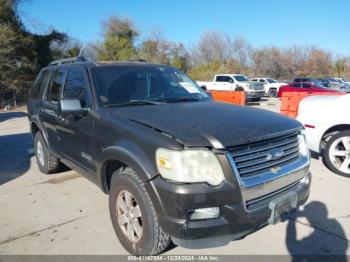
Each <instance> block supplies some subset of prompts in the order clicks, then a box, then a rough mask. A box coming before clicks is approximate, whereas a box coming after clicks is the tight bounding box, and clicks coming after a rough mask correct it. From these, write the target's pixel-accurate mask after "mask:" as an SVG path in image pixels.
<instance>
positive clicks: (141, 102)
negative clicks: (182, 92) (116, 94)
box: [106, 99, 163, 107]
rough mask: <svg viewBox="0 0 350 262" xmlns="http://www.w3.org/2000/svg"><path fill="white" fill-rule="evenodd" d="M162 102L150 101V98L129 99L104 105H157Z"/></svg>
mask: <svg viewBox="0 0 350 262" xmlns="http://www.w3.org/2000/svg"><path fill="white" fill-rule="evenodd" d="M159 104H163V103H162V102H161V101H152V100H138V99H135V100H130V101H126V102H122V103H115V104H108V105H106V107H114V106H134V105H135V106H136V105H159Z"/></svg>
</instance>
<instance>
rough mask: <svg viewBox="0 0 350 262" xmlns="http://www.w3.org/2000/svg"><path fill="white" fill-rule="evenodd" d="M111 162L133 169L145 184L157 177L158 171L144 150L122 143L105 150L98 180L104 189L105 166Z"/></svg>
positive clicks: (128, 143) (100, 162) (99, 165)
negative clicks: (117, 162) (120, 163)
mask: <svg viewBox="0 0 350 262" xmlns="http://www.w3.org/2000/svg"><path fill="white" fill-rule="evenodd" d="M109 160H117V161H120V162H122V163H123V164H125V165H127V166H128V167H130V168H132V169H133V170H134V171H135V172H136V173H137V174H138V175H139V176H140V178H141V180H142V181H143V182H147V181H148V180H150V179H152V178H153V177H154V176H156V175H157V170H156V169H155V168H154V166H153V164H152V163H151V161H150V158H149V155H148V154H146V153H145V152H144V150H142V149H141V148H140V147H139V146H137V145H135V144H133V143H131V142H128V141H122V142H120V143H118V144H115V145H112V146H109V147H107V148H106V149H104V150H103V152H102V154H101V157H100V159H99V161H98V163H99V164H98V169H97V170H98V179H99V181H100V183H101V185H102V187H103V188H105V186H106V185H107V184H106V170H105V168H106V166H105V164H106V163H107V162H108V161H109Z"/></svg>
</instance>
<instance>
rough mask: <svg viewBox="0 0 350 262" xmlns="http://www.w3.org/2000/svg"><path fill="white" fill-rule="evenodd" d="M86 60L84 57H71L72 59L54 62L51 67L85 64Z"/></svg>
mask: <svg viewBox="0 0 350 262" xmlns="http://www.w3.org/2000/svg"><path fill="white" fill-rule="evenodd" d="M85 61H86V59H85V58H84V57H82V56H77V57H70V58H64V59H59V60H55V61H52V62H51V63H50V64H49V65H50V66H53V65H62V64H73V63H77V62H85Z"/></svg>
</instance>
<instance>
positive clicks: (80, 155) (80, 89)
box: [58, 65, 96, 172]
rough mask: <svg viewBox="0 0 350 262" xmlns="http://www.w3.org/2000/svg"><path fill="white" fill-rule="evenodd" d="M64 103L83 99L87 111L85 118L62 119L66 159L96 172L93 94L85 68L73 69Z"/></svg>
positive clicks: (68, 117) (63, 145) (68, 77)
mask: <svg viewBox="0 0 350 262" xmlns="http://www.w3.org/2000/svg"><path fill="white" fill-rule="evenodd" d="M62 99H79V100H80V103H81V106H82V107H83V108H85V109H88V110H87V113H86V114H84V115H78V116H77V115H68V116H61V118H60V119H61V121H60V123H59V127H58V130H59V136H60V141H61V145H62V152H63V154H64V157H65V158H66V159H68V160H70V161H72V162H74V164H77V165H79V166H80V167H81V168H84V169H88V171H93V172H94V171H96V168H95V167H96V166H95V159H93V155H94V154H93V149H94V146H95V143H96V141H94V136H93V122H94V119H93V115H92V107H93V102H92V94H91V89H90V85H89V81H88V77H87V73H86V70H85V68H84V67H82V66H78V65H77V66H72V67H71V68H70V70H69V72H68V76H67V80H66V82H65V85H64V88H63V94H62Z"/></svg>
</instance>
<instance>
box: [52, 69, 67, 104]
mask: <svg viewBox="0 0 350 262" xmlns="http://www.w3.org/2000/svg"><path fill="white" fill-rule="evenodd" d="M66 75H67V73H66V70H63V69H60V70H57V71H56V72H55V73H54V74H53V77H52V81H51V84H50V88H49V90H48V92H47V100H48V101H50V102H54V103H56V102H58V100H59V99H60V96H61V89H62V87H63V85H64V82H65V80H66Z"/></svg>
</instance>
